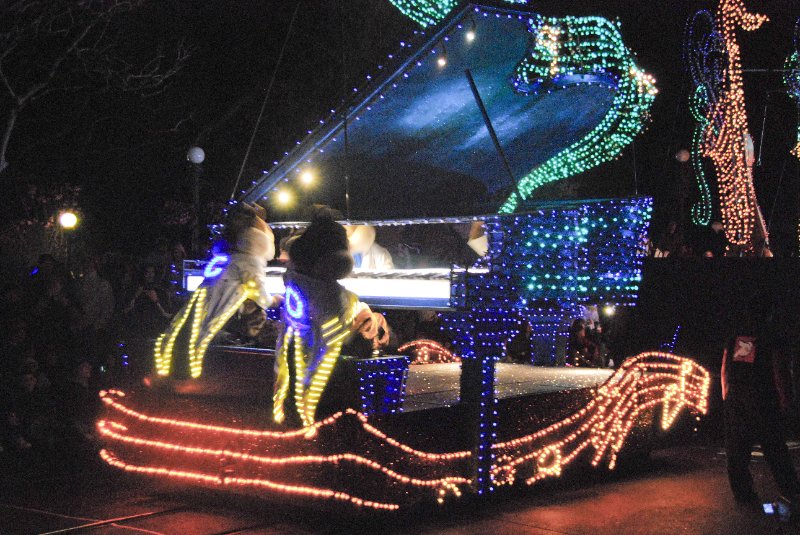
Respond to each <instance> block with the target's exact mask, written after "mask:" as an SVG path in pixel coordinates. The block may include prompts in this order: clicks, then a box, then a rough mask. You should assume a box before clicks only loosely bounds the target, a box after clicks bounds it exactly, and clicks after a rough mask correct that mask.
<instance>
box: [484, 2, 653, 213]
mask: <svg viewBox="0 0 800 535" xmlns="http://www.w3.org/2000/svg"><path fill="white" fill-rule="evenodd" d="M531 31H532V32H533V33H534V34H535V40H534V44H533V47H532V50H531V52H530V55H529V56H528V57H527V58H526V59H525V60H523V61H522V62H521V63H520V64H519V65H518V66H517V69H516V71H515V81H514V85H515V87H517V88H518V89H519V88H521V87H537V86H545V87H546V86H547V85H549V84H552V85H555V86H556V87H557V86H558V85H559V81H562V85H563V83H564V81H567V82H569V81H570V80H575V79H576V77H579V76H586V75H590V76H593V77H595V78H600V79H605V80H611V81H612V82H613V83H614V84H615V87H616V95H615V97H614V101H613V103H612V105H611V108H610V110H609V111H608V113H607V114H606V116H605V117H604V118H603V120H602V121H601V122H600V124H599V125H597V126H596V127H595V128H594V129H593V130H592V131H591V132H590V133H589V134H588V135H586V136H585V137H584V138H583V139H581V140H580V141H577V142H575V143H573V144H572V145H571V146H569V147H567V148H566V149H564V150H562V151H561V152H559V153H558V154H556V155H555V156H554V157H552V158H551V159H550V160H548V161H546V162H545V163H543V164H542V165H540V166H538V167H537V168H536V169H534V170H533V171H531V172H530V173H529V174H528V175H527V176H525V177H523V178H522V179H521V180H520V182H519V190H520V193H521V195H522V196H523V197H527V196H529V195H530V194H531V192H533V190H535V189H536V188H538V187H540V186H542V185H544V184H547V183H549V182H553V181H556V180H560V179H563V178H567V177H569V176H573V175H576V174H579V173H582V172H584V171H586V170H588V169H591V168H593V167H596V166H598V165H600V164H601V163H604V162H607V161H610V160H612V159H614V158H616V157H617V156H618V155H619V154H620V152H622V149H624V148H625V147H626V146H627V145H629V144H630V143H631V141H633V138H634V136H636V135H637V134H638V133H639V132H640V131H641V130H642V128H643V126H644V124H645V121H646V119H647V117H648V112H649V110H650V107H651V106H652V103H653V100H654V99H655V95H656V93H657V90H656V88H655V84H654V80H653V78H652V76H650V75H649V74H647V73H645V72H644V71H643V70H641V69H640V68H639V67H637V66H636V64H635V62H634V57H633V54H632V52H631V51H630V50H629V49H628V48H627V47H626V46H625V44H624V43H623V42H622V35H621V34H620V32H619V28H618V27H617V25H615V24H614V23H612V22H610V21H609V20H607V19H604V18H602V17H565V18H538V19H535V20H533V21H532V25H531ZM518 202H519V200H518V199H517V195H516V193H513V194H511V196H510V197H509V198H508V199H507V200H506V202H505V203H504V204H503V205H502V206H501V207H500V210H499V212H500V213H511V212H513V211H514V209H515V208H516V207H517V204H518Z"/></svg>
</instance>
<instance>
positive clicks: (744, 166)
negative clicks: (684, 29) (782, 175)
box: [703, 0, 769, 245]
mask: <svg viewBox="0 0 800 535" xmlns="http://www.w3.org/2000/svg"><path fill="white" fill-rule="evenodd" d="M717 17H718V20H719V23H720V26H721V34H722V38H723V41H724V42H725V50H726V52H727V53H728V64H727V65H726V67H725V71H724V72H725V77H724V81H723V83H724V84H725V87H724V88H723V90H722V94H721V97H720V99H719V100H718V101H717V102H716V103H715V104H714V105H713V106H712V107H711V109H710V110H709V112H708V116H707V119H708V122H707V123H706V127H705V132H704V133H703V134H704V140H703V152H704V154H705V155H706V156H708V157H709V158H711V160H712V161H713V162H714V167H715V168H716V170H717V182H718V184H719V196H720V208H721V210H722V221H723V223H724V224H725V235H726V237H727V238H728V241H730V242H731V243H734V244H737V245H745V244H749V243H750V242H751V236H752V234H753V228H754V224H755V218H756V212H757V210H758V209H759V208H758V200H757V199H756V194H755V189H754V187H753V176H752V170H751V168H750V166H749V165H748V163H747V158H746V149H745V147H746V144H745V138H746V136H749V132H748V129H747V110H746V108H745V99H744V84H743V82H742V61H741V52H740V49H739V43H738V41H737V40H736V30H737V29H738V28H742V29H744V30H746V31H753V30H757V29H758V28H759V27H761V25H762V24H763V23H764V22H766V21H768V20H769V18H768V17H767V16H765V15H757V14H753V13H749V12H748V11H747V8H746V7H745V6H744V2H743V1H742V0H721V1H720V3H719V7H718V8H717Z"/></svg>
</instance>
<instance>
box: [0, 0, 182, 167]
mask: <svg viewBox="0 0 800 535" xmlns="http://www.w3.org/2000/svg"><path fill="white" fill-rule="evenodd" d="M144 3H145V0H102V1H98V0H10V1H5V2H0V115H5V117H6V120H5V124H3V125H2V126H0V176H2V175H3V173H4V171H5V170H6V169H7V168H8V166H9V161H8V151H9V147H10V146H11V141H12V138H13V134H14V132H15V130H16V128H17V127H18V126H19V125H20V121H24V120H26V119H25V117H28V114H27V112H26V114H25V115H22V113H23V111H25V110H26V109H27V108H29V107H30V106H31V105H32V103H33V102H34V101H38V100H40V99H41V98H42V97H43V96H45V95H50V94H52V93H54V92H56V91H63V92H69V91H76V90H80V91H84V90H91V91H94V92H97V91H100V92H102V91H109V90H114V91H119V92H120V93H122V94H130V95H131V96H134V97H136V98H142V97H152V96H154V95H157V94H159V93H162V92H164V91H165V90H166V89H167V88H168V87H169V85H170V80H171V79H172V78H173V77H175V76H176V75H177V74H178V73H179V72H180V71H181V69H182V68H183V67H184V66H185V65H186V63H187V62H188V60H189V58H190V57H191V49H190V48H189V47H187V46H186V45H185V43H183V42H180V43H178V44H177V45H176V46H173V47H169V49H170V51H169V52H167V47H166V46H165V45H163V44H159V45H158V46H157V47H156V52H155V54H154V55H153V56H152V57H150V58H146V59H143V60H142V59H141V58H140V59H139V60H128V59H126V58H125V57H124V55H125V52H124V50H125V46H124V45H125V41H124V37H123V30H124V25H125V20H123V19H121V17H120V16H121V15H123V14H126V13H131V12H132V11H134V10H136V9H137V8H139V7H141V6H142V5H143V4H144ZM173 49H174V50H173ZM3 94H5V95H6V97H8V98H7V99H3V98H1V97H2V95H3ZM4 101H5V102H4ZM3 107H5V109H3ZM3 112H5V113H3Z"/></svg>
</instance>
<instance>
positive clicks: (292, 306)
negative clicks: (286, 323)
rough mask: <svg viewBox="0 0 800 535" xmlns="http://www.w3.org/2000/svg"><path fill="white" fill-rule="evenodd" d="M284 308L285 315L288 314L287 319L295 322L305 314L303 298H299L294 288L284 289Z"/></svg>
mask: <svg viewBox="0 0 800 535" xmlns="http://www.w3.org/2000/svg"><path fill="white" fill-rule="evenodd" d="M284 307H285V308H286V313H287V314H289V317H290V318H294V319H296V320H299V319H300V318H302V317H303V315H304V314H305V312H306V307H305V303H304V302H303V298H302V297H301V296H300V294H299V293H298V291H297V290H295V289H294V286H287V287H286V295H285V301H284Z"/></svg>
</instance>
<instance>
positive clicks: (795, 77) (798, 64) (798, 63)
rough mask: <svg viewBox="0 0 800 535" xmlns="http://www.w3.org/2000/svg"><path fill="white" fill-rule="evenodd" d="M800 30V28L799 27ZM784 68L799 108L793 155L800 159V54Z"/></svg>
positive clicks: (788, 58) (787, 81) (789, 86)
mask: <svg viewBox="0 0 800 535" xmlns="http://www.w3.org/2000/svg"><path fill="white" fill-rule="evenodd" d="M799 24H800V23H799ZM798 28H800V26H798ZM798 35H800V30H798ZM798 41H800V38H798ZM798 44H800V43H798ZM783 68H784V73H783V81H784V82H785V83H786V86H787V87H788V88H789V95H791V96H792V97H793V98H794V99H795V101H796V102H797V106H798V108H797V110H798V122H797V144H796V145H795V146H794V148H793V149H792V154H794V155H795V156H796V157H797V158H800V52H797V51H795V52H793V53H792V54H790V55H789V57H787V58H786V63H785V64H784V67H783Z"/></svg>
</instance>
